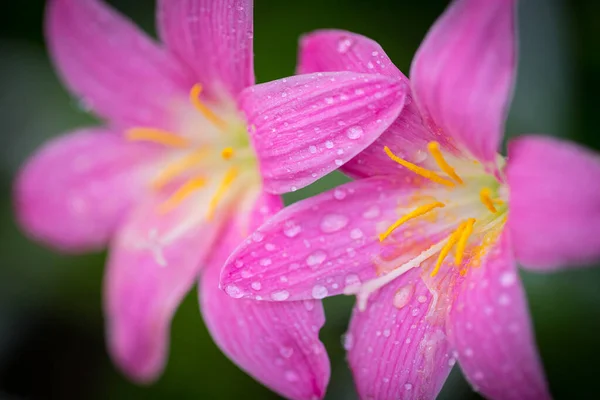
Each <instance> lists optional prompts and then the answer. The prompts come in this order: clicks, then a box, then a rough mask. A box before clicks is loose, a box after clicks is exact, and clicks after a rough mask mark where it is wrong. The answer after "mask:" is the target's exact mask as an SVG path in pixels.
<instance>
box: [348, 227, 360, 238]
mask: <svg viewBox="0 0 600 400" xmlns="http://www.w3.org/2000/svg"><path fill="white" fill-rule="evenodd" d="M362 237H363V232H362V231H361V230H360V228H354V229H352V230H351V231H350V238H351V239H355V240H356V239H360V238H362Z"/></svg>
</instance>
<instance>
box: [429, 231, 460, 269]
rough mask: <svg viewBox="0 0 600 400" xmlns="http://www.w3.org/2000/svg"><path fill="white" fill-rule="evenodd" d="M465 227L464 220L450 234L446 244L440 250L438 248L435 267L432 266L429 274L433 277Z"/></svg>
mask: <svg viewBox="0 0 600 400" xmlns="http://www.w3.org/2000/svg"><path fill="white" fill-rule="evenodd" d="M465 227H466V222H463V223H462V224H460V226H459V227H458V229H457V230H456V231H454V232H453V233H452V234H451V235H450V237H449V238H448V242H446V245H445V246H444V247H443V248H442V250H440V255H439V256H438V259H437V261H436V263H435V267H434V268H433V271H431V274H430V275H429V276H432V277H433V276H436V275H437V273H438V272H439V270H440V268H441V267H442V263H443V262H444V259H445V258H446V257H447V256H448V254H449V253H450V250H452V247H454V245H455V244H456V242H458V239H459V238H460V236H461V235H462V232H463V231H464V230H465Z"/></svg>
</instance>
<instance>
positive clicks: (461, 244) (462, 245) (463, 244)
mask: <svg viewBox="0 0 600 400" xmlns="http://www.w3.org/2000/svg"><path fill="white" fill-rule="evenodd" d="M473 225H475V218H469V219H468V220H467V222H465V227H464V229H463V230H462V232H461V234H460V238H459V239H458V243H456V256H455V257H454V263H455V264H456V266H460V264H461V263H462V260H463V256H464V254H465V249H466V248H467V242H468V241H469V236H471V234H472V233H473Z"/></svg>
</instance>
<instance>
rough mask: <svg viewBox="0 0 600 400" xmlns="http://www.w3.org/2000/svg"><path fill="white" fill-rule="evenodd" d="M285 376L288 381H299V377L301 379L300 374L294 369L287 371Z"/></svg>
mask: <svg viewBox="0 0 600 400" xmlns="http://www.w3.org/2000/svg"><path fill="white" fill-rule="evenodd" d="M284 376H285V380H286V381H288V382H298V379H300V378H299V377H298V374H297V373H295V372H294V371H285V373H284Z"/></svg>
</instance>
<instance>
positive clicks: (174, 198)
mask: <svg viewBox="0 0 600 400" xmlns="http://www.w3.org/2000/svg"><path fill="white" fill-rule="evenodd" d="M205 184H206V179H204V178H203V177H201V176H197V177H195V178H192V179H190V180H189V181H187V182H185V183H184V184H183V185H182V186H181V187H180V188H179V189H177V191H176V192H175V193H173V194H172V195H171V197H169V198H168V199H167V200H166V201H165V202H164V203H162V204H161V205H160V208H159V211H160V212H161V213H166V212H168V211H171V210H173V209H174V208H175V207H177V206H178V205H179V204H181V202H182V201H183V200H185V199H186V198H187V197H188V196H189V195H190V194H192V193H194V192H195V191H196V190H198V189H200V188H201V187H203V186H204V185H205Z"/></svg>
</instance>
